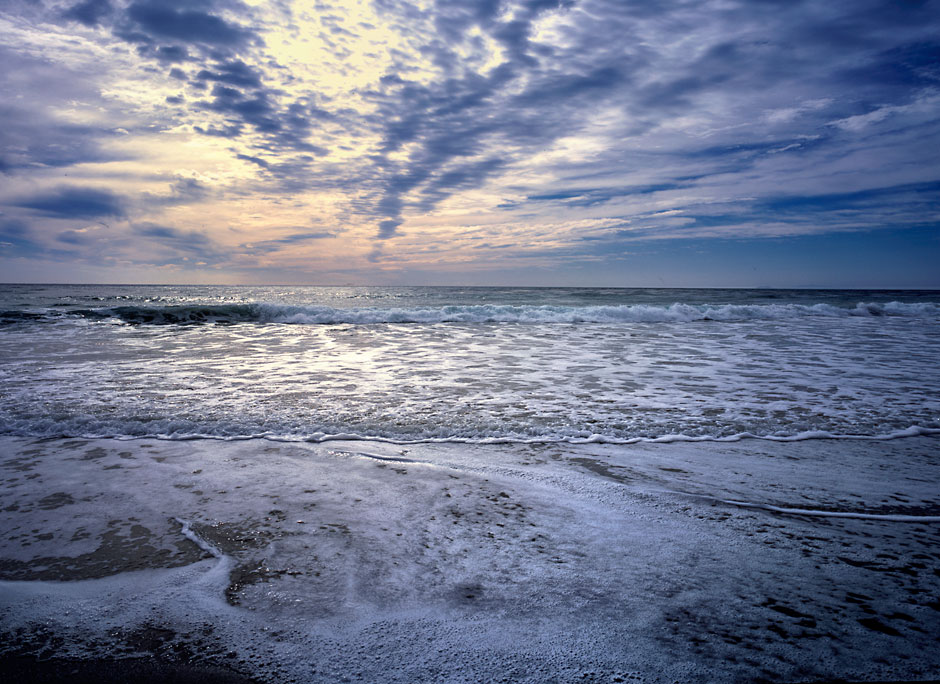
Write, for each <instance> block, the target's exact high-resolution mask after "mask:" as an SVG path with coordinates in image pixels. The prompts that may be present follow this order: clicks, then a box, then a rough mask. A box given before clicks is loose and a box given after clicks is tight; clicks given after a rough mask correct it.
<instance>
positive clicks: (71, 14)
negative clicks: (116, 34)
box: [62, 0, 113, 26]
mask: <svg viewBox="0 0 940 684" xmlns="http://www.w3.org/2000/svg"><path fill="white" fill-rule="evenodd" d="M112 11H113V8H112V7H111V3H110V2H109V0H85V2H79V3H77V4H75V5H72V6H71V7H69V8H68V9H67V10H66V11H65V12H63V13H62V16H63V17H65V18H66V19H70V20H72V21H77V22H79V23H81V24H84V25H85V26H96V25H97V24H98V23H99V22H101V21H102V20H103V19H105V18H106V17H107V16H109V15H110V14H111V12H112Z"/></svg>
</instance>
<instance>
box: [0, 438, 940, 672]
mask: <svg viewBox="0 0 940 684" xmlns="http://www.w3.org/2000/svg"><path fill="white" fill-rule="evenodd" d="M938 476H940V440H938V439H937V438H929V437H918V438H908V439H898V440H892V441H884V442H865V441H857V442H856V441H837V440H810V441H805V442H798V443H782V444H781V443H773V442H764V441H758V440H746V441H741V442H734V443H715V442H710V443H696V444H689V443H677V444H638V445H631V446H616V447H615V446H605V445H580V446H571V445H528V446H525V445H522V446H467V445H412V446H400V445H394V444H387V443H374V442H332V443H326V444H321V445H314V444H290V443H276V442H267V441H263V440H248V441H236V442H218V441H206V440H202V441H191V442H166V441H158V440H153V439H149V440H131V441H118V440H76V439H73V440H40V441H36V440H27V439H16V438H3V439H2V440H0V491H2V492H3V498H2V505H0V509H2V510H0V636H2V639H0V644H2V646H0V656H2V660H0V663H2V667H4V668H7V669H6V672H11V673H14V674H15V673H20V674H23V673H29V674H28V676H29V677H30V678H32V680H33V681H57V679H56V678H58V677H61V676H64V675H66V674H68V673H70V672H73V671H74V677H76V678H77V679H70V681H81V677H84V676H88V677H93V676H94V673H96V672H97V674H98V675H100V676H99V677H98V678H97V679H96V681H109V680H108V679H107V677H108V676H112V675H111V674H108V673H114V674H113V676H114V677H119V676H122V675H121V673H122V672H126V670H125V669H124V668H128V667H129V668H137V671H136V672H137V674H134V676H133V677H132V678H134V679H137V680H138V681H151V680H148V679H146V678H147V677H156V678H157V679H153V680H152V681H193V680H192V679H185V677H189V676H192V677H196V678H199V679H201V680H202V681H243V680H239V679H238V677H239V676H250V677H254V678H256V679H257V680H259V681H266V682H287V681H337V680H341V679H343V678H346V680H347V681H388V682H397V681H401V682H405V681H455V682H461V681H467V682H471V681H500V680H501V679H506V680H508V681H532V682H536V681H538V682H542V681H572V680H578V681H604V682H610V681H649V682H658V681H676V680H680V681H703V682H704V681H754V680H758V679H764V680H769V681H824V680H832V679H844V680H859V681H872V680H883V681H892V680H895V681H896V680H905V679H907V680H931V679H937V678H940V648H938V646H940V643H938V635H940V602H938V596H940V569H938V568H940V493H938V489H937V486H936V483H937V482H938V481H940V477H938ZM39 662H41V663H42V664H36V663H39ZM177 666H178V667H177ZM17 668H19V669H17ZM30 668H34V669H30ZM69 668H72V669H71V670H70V669H69ZM167 668H169V669H167ZM187 668H189V669H187ZM193 668H195V669H193ZM200 668H209V669H200ZM44 677H45V679H43V678H44ZM161 677H162V679H161ZM168 677H181V678H180V679H167V678H168ZM212 677H221V679H215V680H213V679H212ZM226 677H229V678H230V679H225V678H226ZM17 678H20V679H21V678H22V677H20V676H17ZM6 679H7V680H10V677H7V678H6ZM113 681H117V680H113Z"/></svg>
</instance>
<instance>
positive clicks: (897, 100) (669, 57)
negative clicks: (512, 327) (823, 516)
mask: <svg viewBox="0 0 940 684" xmlns="http://www.w3.org/2000/svg"><path fill="white" fill-rule="evenodd" d="M0 281H6V282H75V283H81V282H100V283H245V284H266V283H270V284H276V283H297V284H380V285H382V284H414V285H422V284H447V285H452V284H468V285H571V286H576V285H584V286H655V287H661V286H675V287H862V288H867V287H881V288H891V287H899V288H940V0H938V1H935V2H929V1H927V2H918V1H916V0H911V1H895V2H873V1H871V0H853V2H832V1H831V0H825V1H812V0H805V1H800V0H747V1H742V2H737V1H735V0H700V1H689V0H662V1H657V2H651V1H650V0H642V1H641V0H323V1H305V2H304V1H299V0H298V1H292V0H268V1H265V2H262V1H259V0H244V1H243V0H79V1H78V2H75V1H74V0H66V1H53V0H41V1H40V0H0Z"/></svg>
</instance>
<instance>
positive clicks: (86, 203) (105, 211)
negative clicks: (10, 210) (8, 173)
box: [11, 186, 124, 219]
mask: <svg viewBox="0 0 940 684" xmlns="http://www.w3.org/2000/svg"><path fill="white" fill-rule="evenodd" d="M11 204H12V206H15V207H21V208H24V209H29V210H31V211H33V212H35V213H37V214H39V215H40V216H47V217H51V218H63V219H97V218H103V217H108V216H122V215H123V214H124V208H123V203H122V201H121V198H120V197H118V196H117V195H115V194H114V193H112V192H109V191H107V190H100V189H98V188H88V187H79V186H69V187H59V188H54V189H51V190H46V191H44V192H41V193H39V194H36V195H32V196H30V197H26V198H24V199H21V200H18V201H14V202H12V203H11Z"/></svg>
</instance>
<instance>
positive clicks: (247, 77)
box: [196, 60, 261, 88]
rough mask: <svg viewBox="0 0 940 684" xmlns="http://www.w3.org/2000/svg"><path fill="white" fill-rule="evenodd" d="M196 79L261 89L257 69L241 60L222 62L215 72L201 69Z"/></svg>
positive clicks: (259, 75)
mask: <svg viewBox="0 0 940 684" xmlns="http://www.w3.org/2000/svg"><path fill="white" fill-rule="evenodd" d="M196 78H197V79H199V80H201V81H217V82H219V83H225V84H227V85H231V86H237V87H240V88H260V87H261V74H260V73H259V72H258V70H257V69H253V68H251V67H250V66H248V65H247V64H245V63H244V62H242V61H241V60H232V61H230V62H222V63H221V64H219V65H218V67H217V71H209V70H207V69H203V70H201V71H200V72H199V73H198V74H196Z"/></svg>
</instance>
